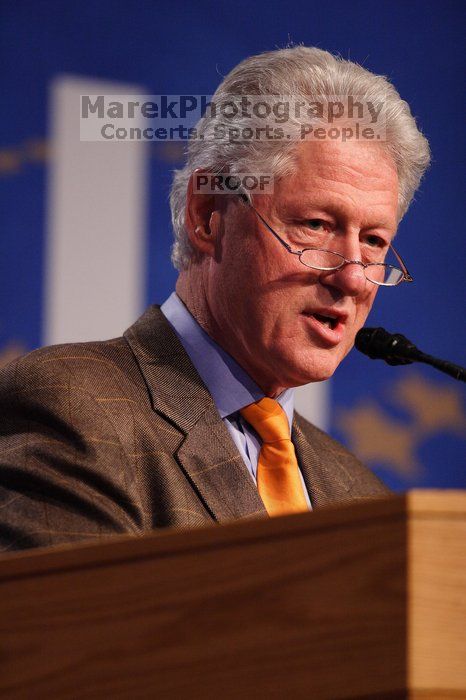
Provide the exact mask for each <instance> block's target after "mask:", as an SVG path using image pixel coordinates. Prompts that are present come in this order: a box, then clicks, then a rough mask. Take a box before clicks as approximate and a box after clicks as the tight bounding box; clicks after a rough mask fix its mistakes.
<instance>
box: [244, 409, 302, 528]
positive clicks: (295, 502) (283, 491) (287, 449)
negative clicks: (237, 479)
mask: <svg viewBox="0 0 466 700" xmlns="http://www.w3.org/2000/svg"><path fill="white" fill-rule="evenodd" d="M240 413H241V415H242V416H243V418H245V420H247V422H248V423H249V424H250V425H252V427H253V428H254V430H255V431H256V433H257V434H258V435H259V436H260V437H261V439H262V447H261V451H260V454H259V461H258V464H257V487H258V490H259V495H260V497H261V498H262V500H263V501H264V505H265V507H266V509H267V512H268V514H269V515H285V514H286V513H299V512H302V511H305V510H309V507H308V505H307V501H306V497H305V496H304V491H303V486H302V483H301V478H300V475H299V468H298V460H297V459H296V454H295V451H294V445H293V443H292V442H291V439H290V428H289V425H288V418H287V416H286V413H285V411H284V410H283V408H282V407H281V406H280V404H279V403H278V401H275V400H274V399H269V398H268V397H265V398H263V399H261V400H260V401H257V402H256V403H252V404H250V405H249V406H246V407H245V408H243V409H242V410H241V411H240Z"/></svg>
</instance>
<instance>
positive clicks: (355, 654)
mask: <svg viewBox="0 0 466 700" xmlns="http://www.w3.org/2000/svg"><path fill="white" fill-rule="evenodd" d="M0 586H1V590H0V629H1V633H0V697H2V698H8V699H10V698H27V699H28V700H29V699H34V700H37V698H48V699H50V700H57V699H59V698H70V699H71V698H73V699H78V698H79V699H81V698H99V699H100V698H103V699H105V700H106V699H112V700H113V699H114V698H130V699H131V700H132V699H133V698H160V699H163V700H165V699H166V698H169V699H171V698H173V699H176V700H180V699H183V698H187V699H189V700H193V699H197V698H199V699H201V698H202V699H203V700H204V699H205V698H208V699H210V698H212V699H213V698H215V699H217V698H219V699H221V700H223V699H230V698H231V699H233V698H234V699H235V700H237V699H241V700H242V699H246V700H248V699H249V698H261V699H262V698H264V699H267V700H268V698H285V699H286V700H295V699H296V698H306V699H312V700H319V699H320V698H330V699H331V700H337V699H340V698H341V699H343V698H374V699H379V700H380V699H382V698H387V699H388V698H390V699H393V698H429V699H432V698H435V699H438V700H446V699H447V698H466V492H462V491H424V492H421V491H415V492H410V493H408V494H406V495H403V496H393V497H390V498H386V499H385V498H384V499H378V500H371V501H360V502H358V503H355V504H352V505H346V506H343V507H340V508H328V509H323V510H318V511H316V512H314V513H306V514H302V515H295V516H289V517H284V518H273V519H266V520H264V519H262V520H250V521H248V522H244V521H243V522H236V523H232V524H231V525H223V526H220V525H217V526H216V525H212V526H209V527H206V528H202V529H197V530H190V531H183V532H182V531H178V532H173V531H172V532H167V533H165V534H164V533H163V532H162V533H160V532H158V533H154V534H150V535H147V536H144V537H138V538H135V537H126V536H124V537H120V536H117V537H115V538H111V539H109V540H108V542H106V543H105V544H98V545H92V544H82V545H79V546H70V547H68V546H67V547H57V548H53V549H52V548H51V549H42V550H32V551H29V552H23V553H15V554H11V555H3V556H2V557H1V560H0Z"/></svg>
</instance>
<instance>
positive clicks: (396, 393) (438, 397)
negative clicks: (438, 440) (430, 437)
mask: <svg viewBox="0 0 466 700" xmlns="http://www.w3.org/2000/svg"><path fill="white" fill-rule="evenodd" d="M391 393H392V396H393V399H394V400H395V401H396V403H397V404H399V405H400V406H401V407H403V408H405V409H406V410H408V411H409V412H410V414H411V415H412V417H413V420H414V422H415V423H416V424H417V428H418V430H422V431H423V432H424V433H426V434H429V433H435V432H438V431H444V430H448V431H453V432H458V433H459V434H462V435H465V433H466V413H465V412H464V410H463V406H462V404H461V394H460V390H459V389H458V387H457V386H455V385H454V384H450V385H443V384H434V383H430V382H427V381H426V380H425V379H424V378H423V377H421V376H420V375H412V376H410V377H408V378H407V379H406V381H404V382H399V383H398V384H397V385H396V386H395V387H394V389H393V391H392V392H391Z"/></svg>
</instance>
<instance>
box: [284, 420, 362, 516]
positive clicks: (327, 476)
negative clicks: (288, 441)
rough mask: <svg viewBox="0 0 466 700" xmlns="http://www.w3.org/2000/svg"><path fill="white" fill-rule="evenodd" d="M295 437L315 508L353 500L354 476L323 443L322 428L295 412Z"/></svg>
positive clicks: (293, 438)
mask: <svg viewBox="0 0 466 700" xmlns="http://www.w3.org/2000/svg"><path fill="white" fill-rule="evenodd" d="M292 440H293V443H294V446H295V450H296V456H297V458H298V463H299V466H300V468H301V471H302V474H303V477H304V481H305V484H306V487H307V490H308V493H309V496H310V498H311V504H312V507H313V508H321V507H322V506H328V505H332V504H334V503H337V502H338V503H341V502H342V501H345V500H349V498H350V497H349V495H348V492H349V490H350V488H351V485H352V482H353V479H352V477H351V475H350V474H349V473H348V471H347V470H346V469H345V468H344V467H343V465H342V464H341V463H340V462H338V461H337V459H336V456H335V455H334V454H333V453H332V451H331V450H330V449H329V448H328V446H327V445H324V444H322V443H323V441H322V438H321V433H320V431H319V430H318V429H317V428H315V427H314V426H313V425H311V424H310V423H308V422H307V421H305V420H304V419H303V418H302V417H301V416H300V415H299V414H296V413H295V418H294V421H293V431H292Z"/></svg>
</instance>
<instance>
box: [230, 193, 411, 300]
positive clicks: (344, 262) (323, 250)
mask: <svg viewBox="0 0 466 700" xmlns="http://www.w3.org/2000/svg"><path fill="white" fill-rule="evenodd" d="M239 197H240V199H241V201H242V202H244V204H247V205H248V206H249V207H250V208H251V209H252V210H253V212H254V213H255V214H256V216H257V217H258V218H259V219H260V221H261V222H262V223H263V224H264V226H265V227H266V229H267V230H268V231H270V233H271V234H272V235H273V236H275V238H276V239H277V241H278V242H279V243H281V244H282V246H283V247H284V248H285V249H286V250H287V252H288V253H290V254H291V255H297V256H298V257H299V262H300V263H301V264H302V265H304V267H307V268H308V269H311V270H319V271H320V272H335V271H336V270H341V268H342V267H344V266H345V265H360V266H361V267H362V268H363V269H364V276H365V277H366V280H367V281H368V282H372V284H376V285H377V286H378V287H397V286H398V285H399V284H400V283H401V282H414V279H413V277H412V276H411V275H410V273H409V272H408V269H407V267H406V265H405V263H404V262H403V259H402V257H401V255H399V253H397V252H396V250H395V248H394V247H393V246H392V244H391V243H389V247H390V250H391V251H392V252H393V254H394V255H395V257H396V259H397V260H398V262H399V263H400V268H398V267H395V266H394V265H389V264H388V263H363V262H362V260H348V259H347V258H345V256H344V255H342V254H341V253H337V252H336V251H334V250H328V249H327V248H303V250H293V249H292V247H291V246H290V244H289V243H287V242H286V241H284V240H283V238H282V237H281V236H280V235H279V234H278V233H277V232H276V231H275V230H274V229H273V228H272V227H271V226H270V224H269V223H268V222H267V221H266V220H265V219H264V217H263V216H262V214H260V213H259V212H258V211H257V209H256V208H255V206H254V205H253V203H252V202H251V200H250V199H249V197H248V196H247V195H245V194H244V193H239ZM307 250H318V251H320V252H321V253H332V255H337V256H338V257H339V258H341V263H340V265H337V266H336V267H315V266H312V265H307V264H306V263H303V261H302V260H301V256H302V255H303V253H305V252H306V251H307ZM378 266H380V267H384V268H385V269H387V268H391V269H392V270H399V271H400V272H401V273H402V277H400V279H399V280H398V281H397V282H395V284H386V283H384V282H374V280H371V279H369V277H367V275H366V269H367V268H368V267H378Z"/></svg>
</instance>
